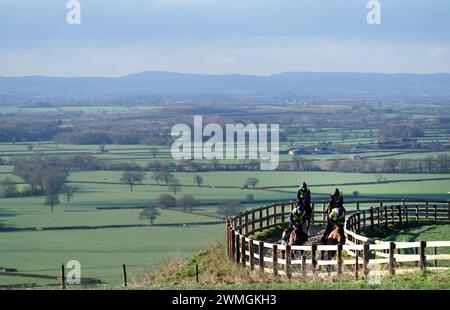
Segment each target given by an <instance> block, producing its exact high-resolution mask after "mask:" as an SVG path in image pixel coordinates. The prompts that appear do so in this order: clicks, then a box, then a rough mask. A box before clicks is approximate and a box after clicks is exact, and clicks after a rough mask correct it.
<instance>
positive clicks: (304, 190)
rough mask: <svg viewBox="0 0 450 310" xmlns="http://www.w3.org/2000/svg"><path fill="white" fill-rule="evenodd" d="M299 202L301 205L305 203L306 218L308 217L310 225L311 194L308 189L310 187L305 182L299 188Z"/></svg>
mask: <svg viewBox="0 0 450 310" xmlns="http://www.w3.org/2000/svg"><path fill="white" fill-rule="evenodd" d="M297 200H298V203H299V204H302V203H303V204H304V205H305V210H306V217H307V220H308V223H310V221H311V216H312V208H311V192H310V190H309V189H308V185H307V184H306V183H305V182H303V184H302V185H301V186H299V188H298V192H297Z"/></svg>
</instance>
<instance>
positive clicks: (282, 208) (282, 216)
mask: <svg viewBox="0 0 450 310" xmlns="http://www.w3.org/2000/svg"><path fill="white" fill-rule="evenodd" d="M284 212H285V207H284V203H283V204H282V205H281V222H282V223H284V222H285V220H286V216H285V215H284Z"/></svg>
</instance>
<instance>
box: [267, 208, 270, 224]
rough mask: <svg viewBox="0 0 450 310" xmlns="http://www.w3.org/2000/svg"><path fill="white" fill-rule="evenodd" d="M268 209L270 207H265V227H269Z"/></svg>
mask: <svg viewBox="0 0 450 310" xmlns="http://www.w3.org/2000/svg"><path fill="white" fill-rule="evenodd" d="M269 208H270V207H266V226H269V225H270V218H269Z"/></svg>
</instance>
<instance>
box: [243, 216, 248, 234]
mask: <svg viewBox="0 0 450 310" xmlns="http://www.w3.org/2000/svg"><path fill="white" fill-rule="evenodd" d="M244 225H245V235H247V234H248V210H245V212H244Z"/></svg>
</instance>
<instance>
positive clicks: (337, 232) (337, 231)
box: [328, 225, 344, 243]
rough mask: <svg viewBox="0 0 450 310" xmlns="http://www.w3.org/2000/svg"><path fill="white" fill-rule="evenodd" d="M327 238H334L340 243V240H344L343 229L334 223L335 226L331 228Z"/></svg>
mask: <svg viewBox="0 0 450 310" xmlns="http://www.w3.org/2000/svg"><path fill="white" fill-rule="evenodd" d="M328 239H329V240H335V241H336V242H337V243H341V242H342V240H344V230H343V229H341V228H339V226H337V225H336V227H335V228H334V229H333V231H332V232H331V233H330V235H329V236H328Z"/></svg>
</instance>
